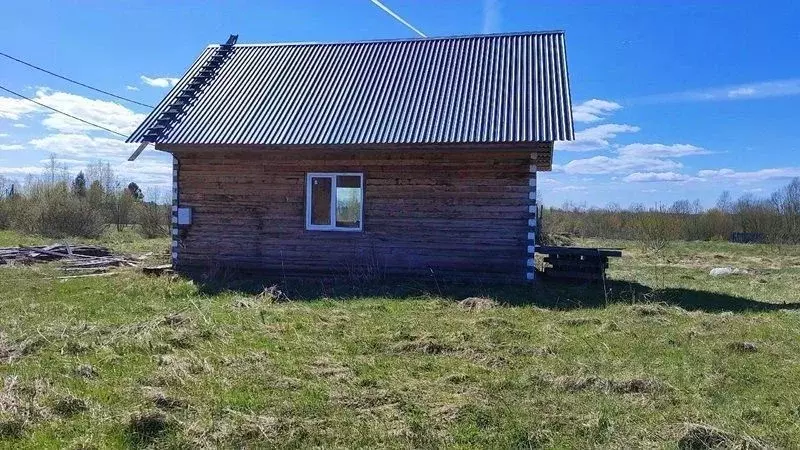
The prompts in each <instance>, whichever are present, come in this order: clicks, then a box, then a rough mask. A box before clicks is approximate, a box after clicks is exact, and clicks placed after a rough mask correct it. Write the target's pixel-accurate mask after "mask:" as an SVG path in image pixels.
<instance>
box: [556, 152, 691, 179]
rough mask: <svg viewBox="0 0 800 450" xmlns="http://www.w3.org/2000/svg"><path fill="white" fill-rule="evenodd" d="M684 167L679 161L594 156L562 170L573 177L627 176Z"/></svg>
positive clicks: (575, 162) (572, 162)
mask: <svg viewBox="0 0 800 450" xmlns="http://www.w3.org/2000/svg"><path fill="white" fill-rule="evenodd" d="M681 167H683V165H682V164H681V163H679V162H678V161H673V160H669V159H658V158H641V157H631V156H624V155H623V156H618V157H609V156H594V157H591V158H585V159H575V160H572V161H570V162H568V163H567V164H564V165H563V166H560V170H561V171H562V172H564V173H567V174H571V175H604V174H626V173H631V172H636V171H643V170H644V171H655V172H664V171H668V170H674V169H679V168H681Z"/></svg>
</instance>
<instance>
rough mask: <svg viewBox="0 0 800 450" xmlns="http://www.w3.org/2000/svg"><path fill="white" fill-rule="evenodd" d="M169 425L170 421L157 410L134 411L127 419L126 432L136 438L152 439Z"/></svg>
mask: <svg viewBox="0 0 800 450" xmlns="http://www.w3.org/2000/svg"><path fill="white" fill-rule="evenodd" d="M169 426H170V421H169V420H168V418H167V416H166V415H165V414H164V413H163V412H161V411H157V410H155V411H144V412H139V413H135V414H133V415H131V417H130V419H128V432H129V433H130V434H131V435H133V437H134V438H135V439H136V440H144V441H149V440H152V439H153V438H155V437H157V436H158V435H160V434H161V433H163V432H164V431H165V430H167V428H169Z"/></svg>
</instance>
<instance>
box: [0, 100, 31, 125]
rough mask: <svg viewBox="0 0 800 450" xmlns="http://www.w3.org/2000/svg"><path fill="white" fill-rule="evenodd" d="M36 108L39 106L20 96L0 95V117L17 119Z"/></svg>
mask: <svg viewBox="0 0 800 450" xmlns="http://www.w3.org/2000/svg"><path fill="white" fill-rule="evenodd" d="M38 109H40V108H39V106H37V105H35V104H34V103H31V102H29V101H27V100H24V99H21V98H12V97H0V119H11V120H19V119H20V117H22V116H24V115H26V114H30V113H32V112H34V111H36V110H38Z"/></svg>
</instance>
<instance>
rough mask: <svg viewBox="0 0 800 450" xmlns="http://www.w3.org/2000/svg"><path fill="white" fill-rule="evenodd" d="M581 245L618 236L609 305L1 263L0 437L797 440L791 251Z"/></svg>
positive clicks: (213, 442)
mask: <svg viewBox="0 0 800 450" xmlns="http://www.w3.org/2000/svg"><path fill="white" fill-rule="evenodd" d="M25 239H30V241H24V240H25ZM115 239H116V240H115ZM12 242H13V243H14V244H16V243H18V242H25V243H28V244H33V243H42V242H47V243H49V241H48V240H44V241H42V240H39V241H37V240H36V239H35V238H25V237H22V236H15V235H10V234H8V233H5V234H4V233H0V245H6V244H11V243H12ZM104 242H105V243H106V244H107V245H110V246H112V247H114V248H117V249H120V250H121V251H126V252H132V253H136V252H144V251H154V249H155V250H157V251H160V252H162V253H166V250H164V249H163V247H166V245H167V243H166V241H165V240H161V241H158V240H156V241H141V240H137V239H136V238H131V239H130V240H129V241H126V240H125V238H124V237H119V236H117V237H116V238H109V239H107V240H105V241H104ZM590 244H595V245H597V244H602V245H611V246H627V247H629V248H628V250H626V252H625V253H626V256H625V257H624V258H622V259H620V260H618V261H614V262H613V263H612V267H611V270H610V277H611V279H610V280H609V281H608V283H607V284H608V288H609V289H610V290H611V295H610V297H609V298H608V300H606V298H605V297H604V295H603V291H602V289H598V288H597V287H596V286H594V287H591V286H568V285H562V284H553V283H544V284H541V285H540V286H539V287H538V288H537V290H536V291H531V290H530V289H525V288H497V287H492V286H455V285H449V284H447V283H446V282H444V281H439V282H438V283H435V284H433V285H423V284H408V283H405V284H388V283H387V284H385V285H383V286H348V285H346V284H344V285H342V284H335V283H327V282H323V281H319V285H318V286H317V284H316V283H304V284H301V283H298V282H291V281H290V282H289V285H282V286H280V288H281V289H283V290H284V291H285V292H286V293H287V294H288V295H289V297H290V299H292V300H291V301H289V302H274V301H272V298H273V297H272V296H269V295H261V296H259V295H254V294H253V292H258V291H259V290H260V289H259V288H261V287H263V285H269V283H267V282H263V283H261V284H259V283H257V282H254V281H253V280H249V281H246V282H233V281H229V282H227V283H218V284H215V285H204V284H202V283H200V282H199V281H194V282H193V281H190V280H187V279H184V278H178V277H175V278H170V277H160V278H151V277H145V276H143V275H141V274H139V273H137V272H136V271H135V270H134V269H131V270H123V271H121V272H120V273H119V274H117V275H115V276H111V277H101V278H85V279H71V280H59V279H57V278H56V277H57V276H59V275H60V274H61V273H60V271H59V269H58V267H57V265H56V264H40V265H34V266H26V267H6V268H0V292H2V293H3V295H2V299H0V310H2V315H0V378H2V379H3V384H4V387H3V388H2V389H1V390H0V447H8V448H37V449H38V448H63V447H70V446H72V447H81V446H83V448H86V447H96V448H108V447H126V446H134V447H135V446H147V445H152V446H156V447H168V448H169V447H172V448H186V447H190V448H194V447H243V446H244V447H275V446H279V447H295V448H300V447H302V448H305V447H312V446H324V447H400V448H406V447H442V446H444V447H460V448H471V447H477V448H486V447H492V448H496V447H501V448H508V447H523V448H531V447H548V448H550V447H556V448H576V447H577V448H585V447H602V448H609V447H610V448H614V447H616V448H630V447H664V448H674V447H675V446H676V443H677V442H678V441H679V439H681V437H682V436H684V434H685V433H686V430H687V429H688V428H689V427H690V425H688V424H704V425H708V426H713V427H716V428H719V429H721V430H724V431H725V432H726V433H728V434H726V436H727V437H730V438H731V439H732V440H738V441H740V442H741V441H742V440H744V439H751V438H752V439H755V440H758V441H759V442H763V443H764V444H768V445H772V446H777V447H792V446H794V445H796V443H797V442H800V425H798V423H800V397H799V396H798V392H800V346H798V342H800V309H797V308H798V306H800V304H799V303H798V301H799V300H798V299H799V296H800V294H798V288H799V287H800V282H798V280H800V276H798V269H797V266H798V260H800V249H798V248H797V247H782V248H773V247H768V246H741V245H732V244H725V243H675V244H673V245H672V246H670V247H669V248H668V249H666V250H664V251H663V252H660V253H659V254H657V255H653V254H648V253H646V252H643V251H641V250H640V249H639V248H638V247H637V246H635V245H633V244H631V243H620V242H598V241H594V242H590ZM718 266H733V267H739V268H746V269H748V270H750V271H751V272H750V273H748V274H746V275H735V276H730V277H725V278H719V279H716V278H712V277H710V276H708V271H709V270H710V268H712V267H718ZM762 280H764V281H762ZM309 284H311V285H312V286H309ZM468 295H480V296H489V297H492V298H495V299H497V300H499V301H500V302H503V303H508V305H506V306H502V307H495V308H491V309H484V310H468V309H466V308H463V307H461V306H459V305H458V304H457V303H456V302H455V300H459V299H462V298H464V297H466V296H468ZM783 301H787V302H789V304H787V305H783V304H782V302H783ZM512 305H513V306H512ZM675 305H679V306H681V307H677V306H675ZM174 314H178V315H174ZM742 343H753V344H755V348H754V349H752V348H749V347H742ZM76 399H77V400H76Z"/></svg>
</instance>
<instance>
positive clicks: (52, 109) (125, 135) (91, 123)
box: [0, 85, 128, 138]
mask: <svg viewBox="0 0 800 450" xmlns="http://www.w3.org/2000/svg"><path fill="white" fill-rule="evenodd" d="M0 90H3V91H6V92H8V93H9V94H12V95H16V96H17V97H19V98H22V99H25V100H27V101H29V102H32V103H35V104H37V105H39V106H41V107H43V108H47V109H49V110H50V111H55V112H57V113H59V114H63V115H65V116H67V117H69V118H71V119H75V120H77V121H79V122H83V123H85V124H87V125H91V126H93V127H97V128H100V129H101V130H105V131H108V132H109V133H114V134H116V135H119V136H122V137H124V138H127V137H128V135H127V134H122V133H120V132H119V131H114V130H112V129H110V128H106V127H104V126H102V125H98V124H96V123H93V122H89V121H88V120H85V119H81V118H80V117H75V116H73V115H72V114H67V113H65V112H64V111H60V110H58V109H55V108H53V107H52V106H47V105H45V104H43V103H39V102H37V101H36V100H34V99H32V98H30V97H26V96H24V95H22V94H20V93H18V92H14V91H12V90H11V89H8V88H5V87H3V86H1V85H0Z"/></svg>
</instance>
